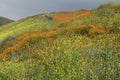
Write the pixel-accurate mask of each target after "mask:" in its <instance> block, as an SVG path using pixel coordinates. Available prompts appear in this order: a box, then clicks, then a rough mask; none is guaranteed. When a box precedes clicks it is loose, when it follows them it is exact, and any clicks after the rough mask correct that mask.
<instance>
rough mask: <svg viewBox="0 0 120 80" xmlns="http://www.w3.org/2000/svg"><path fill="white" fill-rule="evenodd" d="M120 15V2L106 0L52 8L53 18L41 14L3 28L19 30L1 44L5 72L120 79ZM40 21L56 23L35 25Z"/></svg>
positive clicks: (75, 79)
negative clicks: (93, 4)
mask: <svg viewBox="0 0 120 80" xmlns="http://www.w3.org/2000/svg"><path fill="white" fill-rule="evenodd" d="M119 15H120V5H107V6H106V5H102V7H100V8H99V9H96V10H91V11H87V10H80V11H75V12H64V13H63V12H61V13H54V14H53V13H52V15H49V16H52V18H53V19H52V20H48V21H50V23H49V22H48V21H46V19H44V18H45V17H43V16H41V15H37V16H33V17H29V18H26V19H23V20H20V21H17V22H15V23H12V24H9V25H7V26H4V27H2V28H0V30H2V32H1V34H2V35H0V38H2V39H3V37H4V38H6V37H8V36H10V35H11V36H14V35H16V34H18V36H17V37H16V39H13V40H8V41H6V42H4V44H3V45H2V46H1V49H0V53H1V54H0V58H1V63H0V70H1V71H0V76H1V77H2V79H6V78H7V79H25V80H27V79H28V80H34V79H35V80H38V79H41V80H46V79H50V80H58V79H60V80H119V79H120V74H119V73H120V64H119V61H120V50H119V49H120V16H119ZM52 23H55V24H52ZM38 24H39V26H40V25H42V26H41V27H46V26H48V27H50V28H51V29H50V30H46V29H36V27H39V26H38ZM30 25H32V30H31V26H30ZM41 27H40V28H41ZM48 27H47V28H48ZM33 29H35V30H33ZM9 30H11V32H10V31H9ZM5 32H6V33H5ZM14 32H15V34H14ZM24 32H25V33H24ZM7 33H9V35H8V34H7ZM13 68H14V69H13Z"/></svg>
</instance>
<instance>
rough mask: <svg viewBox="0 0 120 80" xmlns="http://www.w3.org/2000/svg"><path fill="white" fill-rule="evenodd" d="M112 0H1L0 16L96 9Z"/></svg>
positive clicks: (12, 17)
mask: <svg viewBox="0 0 120 80" xmlns="http://www.w3.org/2000/svg"><path fill="white" fill-rule="evenodd" d="M109 1H110V0H0V16H3V17H7V18H9V19H13V20H18V19H21V18H24V17H27V16H32V15H36V14H41V13H49V12H58V11H70V10H78V9H94V8H97V7H98V6H99V5H100V4H102V3H106V2H109Z"/></svg>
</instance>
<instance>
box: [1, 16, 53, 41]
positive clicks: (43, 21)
mask: <svg viewBox="0 0 120 80" xmlns="http://www.w3.org/2000/svg"><path fill="white" fill-rule="evenodd" d="M54 24H55V22H54V21H52V20H49V19H47V18H46V17H44V16H42V15H37V16H32V17H28V18H25V19H22V20H19V21H16V22H14V23H11V24H8V25H5V26H2V27H0V41H2V40H4V39H6V38H7V37H9V36H17V35H18V34H20V33H22V32H26V31H30V30H34V29H39V28H48V29H49V28H51V27H53V26H54Z"/></svg>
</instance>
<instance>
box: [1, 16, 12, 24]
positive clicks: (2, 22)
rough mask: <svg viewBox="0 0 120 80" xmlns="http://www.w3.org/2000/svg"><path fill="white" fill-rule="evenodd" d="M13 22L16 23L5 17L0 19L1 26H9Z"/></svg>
mask: <svg viewBox="0 0 120 80" xmlns="http://www.w3.org/2000/svg"><path fill="white" fill-rule="evenodd" d="M11 22H14V21H13V20H10V19H8V18H5V17H0V26H2V25H5V24H9V23H11Z"/></svg>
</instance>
